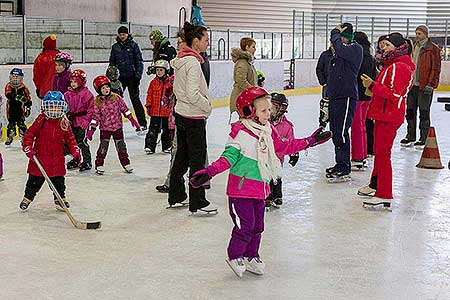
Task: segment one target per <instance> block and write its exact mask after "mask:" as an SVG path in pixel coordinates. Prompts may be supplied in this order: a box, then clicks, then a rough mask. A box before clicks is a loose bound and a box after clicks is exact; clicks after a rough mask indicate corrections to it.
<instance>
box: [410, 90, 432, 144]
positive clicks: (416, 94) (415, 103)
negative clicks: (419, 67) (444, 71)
mask: <svg viewBox="0 0 450 300" xmlns="http://www.w3.org/2000/svg"><path fill="white" fill-rule="evenodd" d="M432 100H433V93H431V94H429V95H425V94H424V93H423V91H420V90H419V87H418V86H413V88H412V89H411V91H410V92H409V93H408V98H407V101H406V121H408V135H407V136H406V137H407V138H408V139H409V140H413V141H415V140H416V127H417V108H419V112H420V116H419V119H420V121H419V129H420V140H421V141H425V140H426V139H427V136H428V130H429V129H430V123H431V121H430V109H431V101H432Z"/></svg>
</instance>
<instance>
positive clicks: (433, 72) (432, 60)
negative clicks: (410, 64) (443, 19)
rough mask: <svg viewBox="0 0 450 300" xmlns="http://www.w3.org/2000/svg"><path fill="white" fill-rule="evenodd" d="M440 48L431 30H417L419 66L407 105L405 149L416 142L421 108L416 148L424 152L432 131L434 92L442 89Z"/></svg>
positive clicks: (417, 60)
mask: <svg viewBox="0 0 450 300" xmlns="http://www.w3.org/2000/svg"><path fill="white" fill-rule="evenodd" d="M440 52H441V51H440V49H439V47H438V46H437V45H436V44H435V43H433V42H432V41H431V39H430V38H429V37H428V27H427V26H425V25H420V26H418V27H417V28H416V42H415V43H414V48H413V53H412V57H413V60H414V63H415V64H416V71H415V72H414V86H413V88H412V89H411V91H410V92H409V94H408V99H407V101H406V121H408V133H407V135H406V138H404V139H403V140H401V141H400V145H402V146H404V147H408V146H411V145H412V143H414V142H415V141H416V125H417V108H419V112H420V117H419V119H420V121H419V129H420V138H419V140H418V141H417V142H416V143H414V146H415V147H416V148H419V149H421V148H423V147H424V146H425V141H426V139H427V136H428V130H429V129H430V109H431V102H432V100H433V90H434V89H435V88H437V87H438V85H439V75H440V74H441V55H440Z"/></svg>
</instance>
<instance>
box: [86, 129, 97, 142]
mask: <svg viewBox="0 0 450 300" xmlns="http://www.w3.org/2000/svg"><path fill="white" fill-rule="evenodd" d="M94 132H95V129H93V128H90V129H89V130H88V131H87V133H86V139H88V140H89V141H92V136H93V135H94Z"/></svg>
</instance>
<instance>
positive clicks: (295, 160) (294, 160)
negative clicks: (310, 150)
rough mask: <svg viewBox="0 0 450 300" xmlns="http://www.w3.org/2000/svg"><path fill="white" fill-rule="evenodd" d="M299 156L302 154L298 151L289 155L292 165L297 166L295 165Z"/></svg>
mask: <svg viewBox="0 0 450 300" xmlns="http://www.w3.org/2000/svg"><path fill="white" fill-rule="evenodd" d="M299 157H300V154H299V153H298V152H297V153H294V154H292V155H289V164H290V165H291V166H293V167H295V165H296V164H297V162H298V159H299Z"/></svg>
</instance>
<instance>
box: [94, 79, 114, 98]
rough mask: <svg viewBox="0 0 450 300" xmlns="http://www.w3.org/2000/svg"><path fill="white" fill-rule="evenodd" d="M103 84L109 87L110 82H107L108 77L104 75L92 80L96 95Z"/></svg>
mask: <svg viewBox="0 0 450 300" xmlns="http://www.w3.org/2000/svg"><path fill="white" fill-rule="evenodd" d="M105 84H108V85H109V86H111V81H109V79H108V77H106V76H105V75H100V76H97V77H95V78H94V89H95V91H96V92H97V93H99V94H100V88H101V87H102V85H105Z"/></svg>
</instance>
